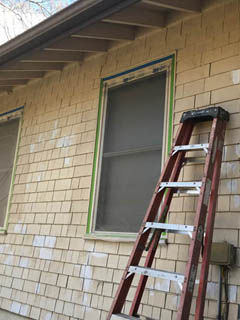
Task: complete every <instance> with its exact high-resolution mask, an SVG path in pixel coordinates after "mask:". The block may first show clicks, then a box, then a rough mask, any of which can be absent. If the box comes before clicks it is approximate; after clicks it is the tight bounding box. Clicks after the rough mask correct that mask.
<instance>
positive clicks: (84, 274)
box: [81, 266, 93, 279]
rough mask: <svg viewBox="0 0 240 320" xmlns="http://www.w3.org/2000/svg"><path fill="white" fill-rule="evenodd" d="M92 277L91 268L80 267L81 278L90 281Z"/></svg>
mask: <svg viewBox="0 0 240 320" xmlns="http://www.w3.org/2000/svg"><path fill="white" fill-rule="evenodd" d="M92 275H93V270H92V267H91V266H82V269H81V277H82V278H87V279H91V278H92Z"/></svg>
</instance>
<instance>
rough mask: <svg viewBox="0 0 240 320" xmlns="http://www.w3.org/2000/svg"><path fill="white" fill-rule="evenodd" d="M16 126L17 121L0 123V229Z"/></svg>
mask: <svg viewBox="0 0 240 320" xmlns="http://www.w3.org/2000/svg"><path fill="white" fill-rule="evenodd" d="M18 126H19V119H15V120H11V121H7V122H3V123H0V154H1V156H0V227H2V226H3V225H4V220H5V215H6V211H7V203H8V195H9V190H10V184H11V177H12V170H13V163H14V157H15V150H16V144H17V136H18Z"/></svg>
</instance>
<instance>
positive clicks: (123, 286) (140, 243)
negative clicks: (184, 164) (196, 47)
mask: <svg viewBox="0 0 240 320" xmlns="http://www.w3.org/2000/svg"><path fill="white" fill-rule="evenodd" d="M192 130H193V124H192V123H190V122H188V123H187V122H185V123H181V124H180V126H179V128H178V131H177V136H176V139H175V142H174V146H175V145H183V144H184V141H185V137H186V135H187V136H189V135H191V133H192ZM185 131H187V132H185ZM177 159H178V156H177V155H175V156H173V157H172V156H171V155H170V156H169V157H168V160H167V163H166V165H165V167H164V170H163V171H162V174H161V176H160V178H159V181H158V183H157V186H156V188H155V191H154V194H153V197H152V199H151V202H150V204H149V207H148V209H147V212H146V215H145V217H144V220H143V223H142V225H141V227H140V231H139V234H138V236H137V239H136V242H135V245H134V247H133V249H132V253H131V255H130V257H129V260H128V263H127V267H126V269H125V271H124V273H123V276H122V279H121V281H120V284H119V287H118V290H117V293H116V295H115V298H114V300H113V303H112V306H111V308H110V311H109V313H108V316H107V320H110V319H111V316H112V314H118V313H120V312H121V310H122V307H123V304H124V302H125V300H126V297H127V294H128V291H129V289H130V286H131V283H132V281H133V278H134V274H133V275H130V276H129V277H128V278H126V276H127V273H128V268H129V267H130V266H131V265H133V266H134V265H138V263H139V261H140V259H141V256H142V253H143V251H144V249H145V245H146V242H147V239H148V236H149V234H150V230H148V231H146V232H144V233H143V230H144V226H145V223H146V222H153V221H154V219H155V217H156V215H157V213H158V209H159V206H160V204H161V201H162V199H163V196H164V191H165V190H162V191H161V192H158V190H159V186H160V184H161V182H162V181H168V180H169V178H170V176H171V173H172V167H173V166H174V164H175V162H176V160H177Z"/></svg>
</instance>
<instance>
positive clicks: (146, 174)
mask: <svg viewBox="0 0 240 320" xmlns="http://www.w3.org/2000/svg"><path fill="white" fill-rule="evenodd" d="M165 86H166V73H165V72H164V73H161V74H158V75H154V76H152V77H150V78H145V79H142V80H140V81H136V82H133V83H129V84H124V85H123V86H121V87H117V88H113V89H111V90H109V92H108V104H107V111H106V112H107V113H106V123H105V133H104V146H103V159H102V168H101V177H100V189H99V198H98V208H97V219H96V230H97V231H115V232H116V231H118V232H136V231H138V229H139V226H140V224H141V222H142V219H143V217H144V214H145V212H146V209H147V207H148V204H149V201H150V199H151V196H152V193H153V190H154V188H155V185H156V182H157V180H158V178H159V174H160V169H161V157H162V142H163V125H164V123H163V121H164V104H165Z"/></svg>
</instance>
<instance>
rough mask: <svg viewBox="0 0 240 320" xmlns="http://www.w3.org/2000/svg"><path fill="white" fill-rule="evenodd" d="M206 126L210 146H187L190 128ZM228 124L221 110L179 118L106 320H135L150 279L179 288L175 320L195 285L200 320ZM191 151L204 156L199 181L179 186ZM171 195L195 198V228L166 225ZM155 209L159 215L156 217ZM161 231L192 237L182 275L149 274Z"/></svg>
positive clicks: (181, 317)
mask: <svg viewBox="0 0 240 320" xmlns="http://www.w3.org/2000/svg"><path fill="white" fill-rule="evenodd" d="M205 121H212V128H211V132H210V139H209V143H206V144H205V143H204V144H196V145H191V144H189V141H190V138H191V136H192V131H193V128H194V126H195V125H196V124H197V123H199V122H205ZM227 121H229V113H228V112H227V111H225V110H224V109H222V108H221V107H211V108H205V109H201V110H192V111H188V112H184V113H183V115H182V118H181V120H180V126H179V129H178V132H177V135H176V138H175V141H174V145H173V147H172V150H171V153H170V156H169V158H168V160H167V162H166V164H165V167H164V169H163V171H162V174H161V176H160V178H159V181H158V183H157V186H156V188H155V191H154V194H153V197H152V199H151V202H150V205H149V207H148V209H147V212H146V215H145V217H144V219H143V223H142V225H141V227H140V230H139V233H138V236H137V239H136V242H135V244H134V247H133V250H132V253H131V255H130V258H129V260H128V263H127V266H126V269H125V271H124V273H123V277H122V279H121V282H120V285H119V287H118V290H117V293H116V296H115V298H114V300H113V303H112V306H111V309H110V311H109V313H108V316H107V320H121V319H129V320H134V319H139V317H138V308H139V305H140V302H141V299H142V295H143V292H144V289H145V286H146V282H147V279H148V277H149V276H150V277H157V278H162V279H168V280H171V281H177V282H178V283H179V284H180V287H181V297H180V304H179V307H178V313H177V320H187V319H189V314H190V308H191V302H192V297H193V289H194V286H195V284H196V283H199V288H198V296H197V302H196V310H195V320H201V319H203V311H204V302H205V296H206V287H207V278H208V269H209V257H210V251H211V244H212V236H213V228H214V220H215V211H216V203H217V193H218V185H219V179H220V169H221V161H222V151H223V143H224V135H225V127H226V122H227ZM196 150H202V151H204V152H205V154H206V159H205V167H204V173H203V177H202V181H195V182H178V178H179V175H180V171H181V168H182V167H183V164H184V163H185V162H186V158H185V154H186V152H189V151H196ZM176 191H177V192H180V193H181V192H184V193H187V194H195V195H198V203H197V209H196V215H195V221H194V226H187V225H177V224H168V223H165V221H166V218H167V215H168V211H169V207H170V204H171V200H172V197H173V194H174V192H176ZM160 205H161V209H160V214H159V215H158V211H159V208H160ZM151 230H154V232H153V234H151ZM165 230H167V231H168V232H172V233H178V234H183V235H186V234H188V235H190V237H191V243H190V248H189V260H188V262H187V266H186V272H185V274H184V275H182V274H179V273H174V272H166V271H161V270H156V269H152V268H151V266H152V262H153V259H154V256H155V253H156V250H157V246H158V242H159V240H160V237H161V233H162V232H164V231H165ZM204 230H205V233H204ZM150 235H151V240H150V243H149V245H148V253H147V256H146V258H145V263H144V267H140V266H139V261H140V259H141V258H142V254H143V251H144V248H145V247H146V243H147V242H148V238H149V236H150ZM202 244H204V246H203V257H202V265H201V270H200V279H199V281H198V280H197V281H196V274H197V268H198V263H199V257H200V252H201V248H202ZM135 274H140V275H141V276H140V280H139V282H138V286H137V288H136V292H135V296H134V299H133V302H132V305H131V309H130V312H129V315H125V314H123V313H121V312H122V309H123V306H124V303H125V301H126V297H127V294H128V292H129V289H130V287H131V284H132V281H133V278H134V275H135Z"/></svg>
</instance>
